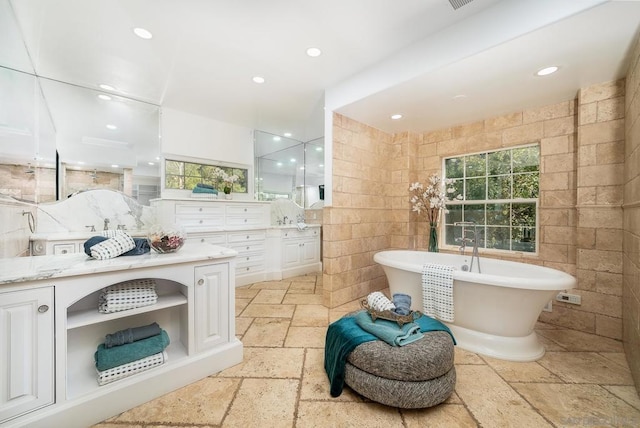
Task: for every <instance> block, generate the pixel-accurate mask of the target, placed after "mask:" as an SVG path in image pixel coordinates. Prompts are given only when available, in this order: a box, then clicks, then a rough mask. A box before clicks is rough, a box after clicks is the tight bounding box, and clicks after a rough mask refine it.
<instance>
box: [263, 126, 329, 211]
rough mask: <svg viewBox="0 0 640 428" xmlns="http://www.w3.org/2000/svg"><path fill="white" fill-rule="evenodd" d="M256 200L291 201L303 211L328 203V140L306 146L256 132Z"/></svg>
mask: <svg viewBox="0 0 640 428" xmlns="http://www.w3.org/2000/svg"><path fill="white" fill-rule="evenodd" d="M255 170H256V178H255V180H256V185H255V189H256V199H257V200H260V201H273V200H276V199H290V200H292V201H294V202H295V203H296V204H298V205H299V206H301V207H303V208H321V207H322V205H323V200H324V138H318V139H315V140H312V141H307V142H302V141H298V140H296V139H294V138H291V137H283V136H280V135H274V134H270V133H267V132H263V131H256V132H255Z"/></svg>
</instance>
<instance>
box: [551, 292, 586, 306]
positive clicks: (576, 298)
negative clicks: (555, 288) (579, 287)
mask: <svg viewBox="0 0 640 428" xmlns="http://www.w3.org/2000/svg"><path fill="white" fill-rule="evenodd" d="M556 300H557V301H558V302H565V303H571V304H572V305H580V304H582V297H581V296H580V295H578V294H569V293H558V295H557V296H556Z"/></svg>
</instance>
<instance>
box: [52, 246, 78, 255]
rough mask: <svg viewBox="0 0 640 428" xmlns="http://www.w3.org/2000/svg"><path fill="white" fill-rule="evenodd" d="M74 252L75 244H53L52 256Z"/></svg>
mask: <svg viewBox="0 0 640 428" xmlns="http://www.w3.org/2000/svg"><path fill="white" fill-rule="evenodd" d="M75 252H76V244H53V254H54V255H56V256H59V255H60V254H71V253H75Z"/></svg>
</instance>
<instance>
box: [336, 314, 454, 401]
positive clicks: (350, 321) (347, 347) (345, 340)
mask: <svg viewBox="0 0 640 428" xmlns="http://www.w3.org/2000/svg"><path fill="white" fill-rule="evenodd" d="M360 313H367V312H366V311H364V310H363V311H360V312H358V313H356V314H354V315H351V316H346V317H343V318H340V319H339V320H338V321H335V322H333V323H331V324H330V325H329V328H328V329H327V336H326V338H325V345H324V370H325V371H326V372H327V376H328V377H329V384H330V388H329V392H330V394H331V396H332V397H338V396H339V395H340V394H342V388H343V387H344V371H345V366H346V364H347V357H348V356H349V354H350V353H351V351H353V350H354V349H356V346H358V345H360V344H361V343H365V342H371V341H373V340H378V338H377V337H376V336H374V335H373V334H371V333H368V332H366V331H365V330H363V329H362V328H360V326H358V323H357V322H356V318H355V317H356V316H357V315H358V314H360ZM367 315H368V314H367ZM414 322H415V323H416V324H418V325H419V326H420V331H421V332H422V333H426V332H428V331H446V332H447V333H449V335H450V336H451V339H452V340H453V343H454V345H455V344H456V339H455V338H454V337H453V334H451V330H449V327H447V326H446V325H444V324H442V323H441V322H440V321H438V320H436V319H433V318H431V317H428V316H426V315H422V316H421V317H420V318H418V319H416V320H415V321H414Z"/></svg>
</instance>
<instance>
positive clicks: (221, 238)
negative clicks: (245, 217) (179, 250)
mask: <svg viewBox="0 0 640 428" xmlns="http://www.w3.org/2000/svg"><path fill="white" fill-rule="evenodd" d="M189 241H193V242H200V243H203V244H204V243H206V244H213V245H224V244H226V243H227V238H226V237H225V235H224V234H215V235H209V234H207V235H193V236H190V237H189Z"/></svg>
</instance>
